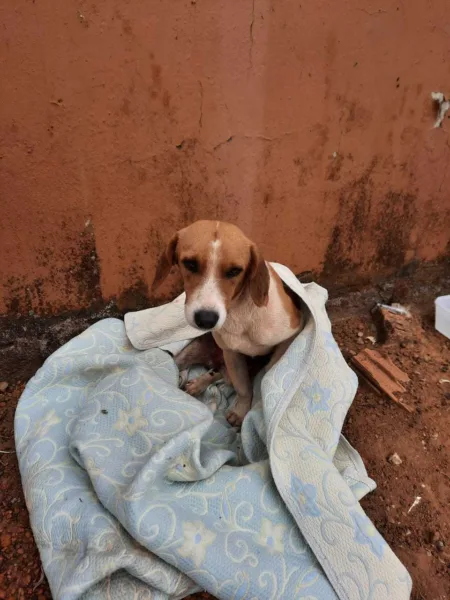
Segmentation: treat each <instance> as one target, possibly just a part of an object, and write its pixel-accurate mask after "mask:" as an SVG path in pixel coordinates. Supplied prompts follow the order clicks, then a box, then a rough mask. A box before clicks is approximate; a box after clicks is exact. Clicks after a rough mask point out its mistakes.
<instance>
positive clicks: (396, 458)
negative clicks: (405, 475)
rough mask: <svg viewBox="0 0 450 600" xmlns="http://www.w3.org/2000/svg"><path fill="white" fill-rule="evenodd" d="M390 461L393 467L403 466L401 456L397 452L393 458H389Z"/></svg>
mask: <svg viewBox="0 0 450 600" xmlns="http://www.w3.org/2000/svg"><path fill="white" fill-rule="evenodd" d="M388 461H389V462H390V463H391V465H396V466H398V465H401V464H402V462H403V461H402V459H401V458H400V456H399V455H398V454H397V452H394V454H391V456H389V457H388Z"/></svg>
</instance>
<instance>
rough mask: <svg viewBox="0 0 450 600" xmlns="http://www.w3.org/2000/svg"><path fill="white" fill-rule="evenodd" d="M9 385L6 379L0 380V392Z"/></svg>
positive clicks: (4, 390)
mask: <svg viewBox="0 0 450 600" xmlns="http://www.w3.org/2000/svg"><path fill="white" fill-rule="evenodd" d="M8 387H9V383H8V382H7V381H0V392H1V393H3V392H6V390H7V389H8Z"/></svg>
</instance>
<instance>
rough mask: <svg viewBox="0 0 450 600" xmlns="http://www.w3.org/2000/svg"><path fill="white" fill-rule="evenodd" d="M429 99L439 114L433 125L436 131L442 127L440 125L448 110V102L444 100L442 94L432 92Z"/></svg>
mask: <svg viewBox="0 0 450 600" xmlns="http://www.w3.org/2000/svg"><path fill="white" fill-rule="evenodd" d="M431 98H432V99H433V101H434V102H436V104H437V105H438V108H439V112H438V115H437V119H436V123H435V124H434V128H435V129H438V128H439V127H441V126H442V123H443V121H444V119H445V115H446V114H447V112H448V110H449V109H450V102H449V101H448V100H446V99H445V96H444V94H443V93H442V92H432V93H431Z"/></svg>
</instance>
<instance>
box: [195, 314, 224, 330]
mask: <svg viewBox="0 0 450 600" xmlns="http://www.w3.org/2000/svg"><path fill="white" fill-rule="evenodd" d="M194 320H195V324H196V325H197V327H199V328H200V329H213V327H215V325H217V321H218V320H219V314H218V313H216V312H215V311H214V310H198V311H196V313H195V314H194Z"/></svg>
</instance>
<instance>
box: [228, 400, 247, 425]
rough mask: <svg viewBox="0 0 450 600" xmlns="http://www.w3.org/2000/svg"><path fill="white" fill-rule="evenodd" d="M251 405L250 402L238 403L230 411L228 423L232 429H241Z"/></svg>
mask: <svg viewBox="0 0 450 600" xmlns="http://www.w3.org/2000/svg"><path fill="white" fill-rule="evenodd" d="M250 408H251V404H250V403H248V402H245V403H243V402H236V404H235V406H234V407H233V408H232V409H231V410H229V411H228V413H227V421H228V423H229V424H230V425H231V426H232V427H237V428H240V427H241V425H242V421H243V420H244V418H245V415H246V414H247V413H248V412H249V410H250Z"/></svg>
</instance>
